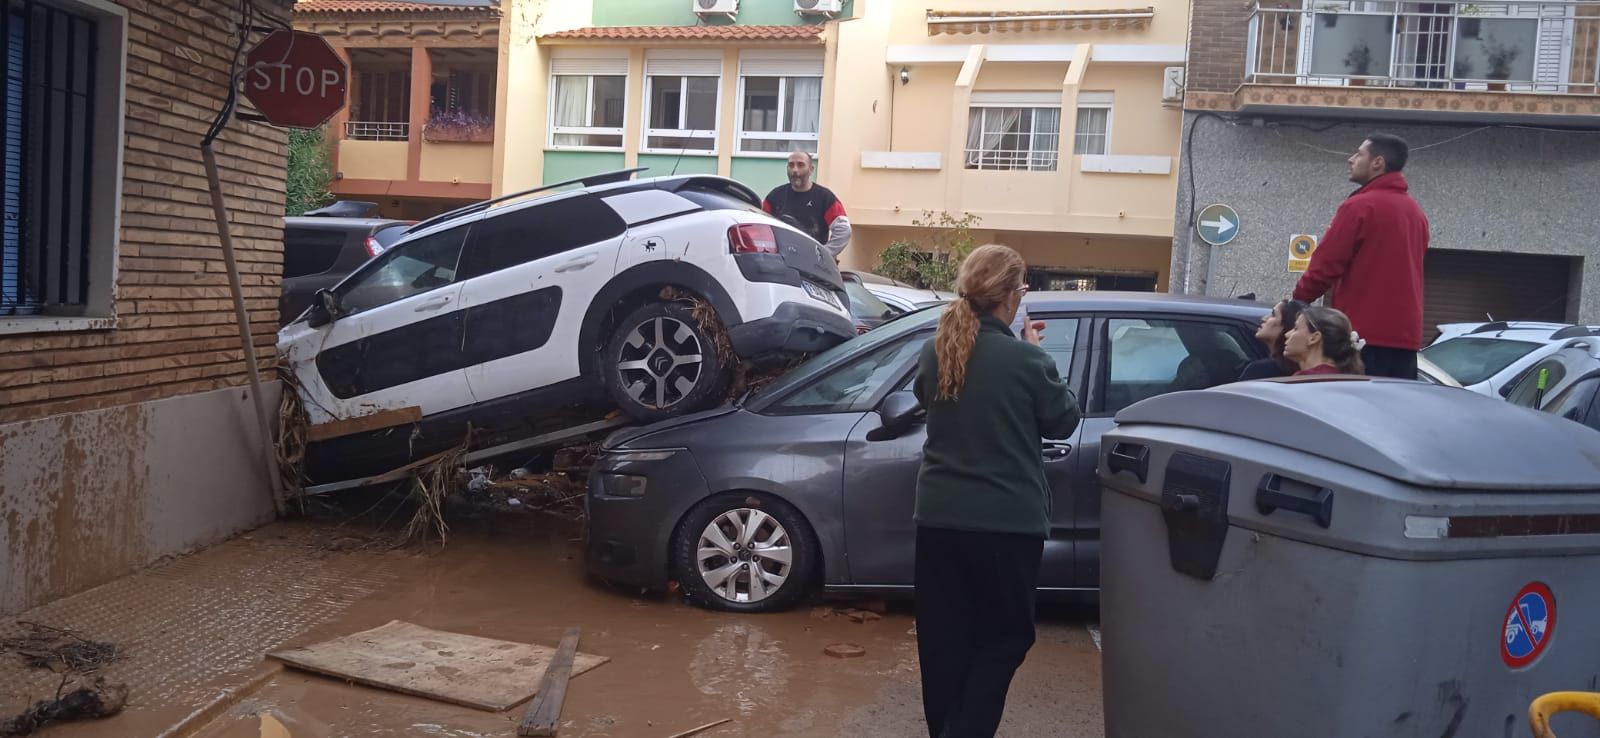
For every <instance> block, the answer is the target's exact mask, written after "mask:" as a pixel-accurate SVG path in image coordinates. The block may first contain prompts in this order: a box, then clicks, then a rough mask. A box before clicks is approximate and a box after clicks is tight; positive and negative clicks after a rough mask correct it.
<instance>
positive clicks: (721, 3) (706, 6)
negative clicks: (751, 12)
mask: <svg viewBox="0 0 1600 738" xmlns="http://www.w3.org/2000/svg"><path fill="white" fill-rule="evenodd" d="M689 1H690V2H692V3H694V12H695V14H696V15H702V16H705V15H726V16H728V17H730V18H731V17H733V16H735V15H738V13H739V0H689Z"/></svg>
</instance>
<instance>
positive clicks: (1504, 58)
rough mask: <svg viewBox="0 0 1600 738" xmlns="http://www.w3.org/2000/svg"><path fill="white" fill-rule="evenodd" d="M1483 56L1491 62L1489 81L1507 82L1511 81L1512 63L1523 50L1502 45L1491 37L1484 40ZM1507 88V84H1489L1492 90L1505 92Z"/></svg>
mask: <svg viewBox="0 0 1600 738" xmlns="http://www.w3.org/2000/svg"><path fill="white" fill-rule="evenodd" d="M1483 54H1484V56H1486V57H1488V60H1489V73H1488V75H1486V76H1487V77H1488V78H1489V79H1496V80H1507V79H1511V63H1512V62H1514V61H1516V60H1517V57H1519V56H1521V55H1522V49H1520V48H1517V47H1515V46H1511V45H1509V44H1503V43H1500V41H1499V40H1498V39H1496V38H1495V37H1494V36H1489V37H1488V38H1485V39H1484V40H1483ZM1505 88H1506V83H1505V82H1491V83H1490V84H1489V89H1491V90H1504V89H1505Z"/></svg>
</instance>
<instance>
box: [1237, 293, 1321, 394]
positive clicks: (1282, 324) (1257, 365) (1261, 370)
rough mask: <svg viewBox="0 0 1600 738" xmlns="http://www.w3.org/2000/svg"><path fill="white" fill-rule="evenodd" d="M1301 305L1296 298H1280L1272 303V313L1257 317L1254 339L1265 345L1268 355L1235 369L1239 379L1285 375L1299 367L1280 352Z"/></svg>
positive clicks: (1304, 306) (1302, 305)
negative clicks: (1240, 368)
mask: <svg viewBox="0 0 1600 738" xmlns="http://www.w3.org/2000/svg"><path fill="white" fill-rule="evenodd" d="M1305 308H1306V304H1305V303H1303V302H1301V301H1299V300H1284V301H1283V302H1280V303H1278V304H1277V305H1274V306H1272V312H1270V313H1267V314H1266V315H1265V316H1263V317H1262V318H1261V327H1260V328H1257V329H1256V340H1257V341H1260V342H1261V343H1262V345H1264V346H1266V347H1267V353H1268V354H1269V355H1268V357H1267V358H1265V359H1256V360H1255V361H1252V362H1250V363H1248V364H1245V365H1244V369H1243V370H1241V371H1240V372H1239V381H1241V382H1244V381H1248V380H1251V379H1272V378H1274V377H1287V376H1289V375H1291V374H1294V373H1295V372H1297V371H1299V370H1300V367H1299V366H1298V365H1297V364H1296V363H1295V362H1293V361H1290V360H1289V358H1288V357H1286V356H1284V355H1283V341H1284V338H1285V337H1286V336H1288V335H1289V329H1290V328H1293V327H1294V324H1295V321H1296V320H1299V318H1300V311H1301V310H1304V309H1305Z"/></svg>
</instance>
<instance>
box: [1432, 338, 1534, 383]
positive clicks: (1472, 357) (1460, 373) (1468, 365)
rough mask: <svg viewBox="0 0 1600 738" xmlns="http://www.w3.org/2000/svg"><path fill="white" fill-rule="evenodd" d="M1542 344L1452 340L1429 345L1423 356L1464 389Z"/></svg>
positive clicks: (1502, 368) (1491, 339) (1488, 376)
mask: <svg viewBox="0 0 1600 738" xmlns="http://www.w3.org/2000/svg"><path fill="white" fill-rule="evenodd" d="M1542 345H1544V344H1540V343H1534V342H1532V341H1508V340H1505V339H1502V338H1452V339H1449V340H1447V341H1442V342H1439V343H1436V344H1434V345H1432V346H1429V347H1427V348H1425V349H1423V350H1422V355H1423V356H1426V357H1427V358H1428V361H1431V362H1433V363H1435V364H1438V365H1439V368H1440V369H1443V370H1445V372H1447V373H1448V374H1449V375H1450V376H1452V377H1455V378H1456V381H1457V382H1460V383H1461V384H1462V385H1463V386H1471V385H1474V384H1477V383H1479V382H1482V381H1484V380H1486V379H1488V378H1490V377H1492V376H1494V375H1496V374H1499V373H1500V372H1501V371H1504V370H1505V368H1506V367H1508V366H1511V365H1512V364H1515V363H1516V362H1517V360H1518V359H1521V358H1522V357H1524V356H1527V355H1528V354H1529V353H1531V352H1532V351H1533V350H1534V349H1537V348H1539V347H1540V346H1542Z"/></svg>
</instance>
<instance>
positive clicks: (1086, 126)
mask: <svg viewBox="0 0 1600 738" xmlns="http://www.w3.org/2000/svg"><path fill="white" fill-rule="evenodd" d="M1073 138H1074V142H1073V147H1072V151H1073V153H1075V154H1079V155H1085V156H1097V155H1105V154H1109V153H1111V105H1109V104H1104V105H1080V106H1079V107H1078V130H1077V132H1076V135H1075V136H1074V137H1073Z"/></svg>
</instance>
